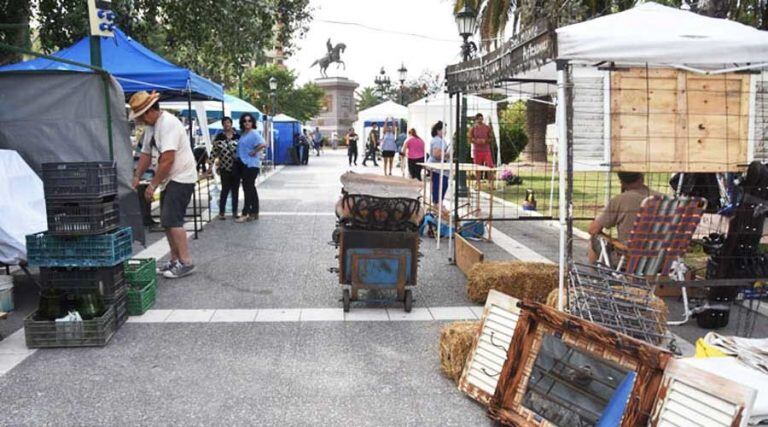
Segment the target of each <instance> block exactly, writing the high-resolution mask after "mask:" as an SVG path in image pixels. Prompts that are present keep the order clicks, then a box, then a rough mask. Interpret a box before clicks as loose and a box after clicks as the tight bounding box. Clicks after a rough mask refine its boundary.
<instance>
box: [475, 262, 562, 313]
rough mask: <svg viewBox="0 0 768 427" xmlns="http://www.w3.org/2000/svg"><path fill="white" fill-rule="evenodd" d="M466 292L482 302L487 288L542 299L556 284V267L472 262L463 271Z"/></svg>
mask: <svg viewBox="0 0 768 427" xmlns="http://www.w3.org/2000/svg"><path fill="white" fill-rule="evenodd" d="M467 277H468V280H467V296H469V299H470V300H472V302H475V303H478V304H485V299H486V298H487V297H488V292H490V290H491V289H496V290H497V291H500V292H503V293H505V294H507V295H510V296H513V297H515V298H517V299H520V300H523V299H528V300H533V301H535V302H541V303H543V302H545V301H546V299H547V295H548V294H549V293H550V292H551V291H552V289H555V288H557V285H558V267H557V265H555V264H544V263H539V262H523V261H504V262H482V263H478V264H475V265H474V266H473V267H472V268H471V269H470V270H469V274H468V275H467Z"/></svg>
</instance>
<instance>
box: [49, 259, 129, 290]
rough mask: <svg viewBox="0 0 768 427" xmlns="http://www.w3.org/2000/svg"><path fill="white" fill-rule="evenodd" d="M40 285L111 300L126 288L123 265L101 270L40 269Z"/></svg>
mask: <svg viewBox="0 0 768 427" xmlns="http://www.w3.org/2000/svg"><path fill="white" fill-rule="evenodd" d="M40 284H41V285H42V286H43V287H44V288H55V289H60V290H62V291H65V292H72V293H81V292H95V293H96V294H98V295H99V296H101V297H102V298H112V297H114V296H115V294H116V293H118V292H119V291H120V290H122V289H124V288H125V286H126V281H125V278H124V273H123V264H118V265H116V266H114V267H103V268H60V267H50V268H47V267H41V268H40Z"/></svg>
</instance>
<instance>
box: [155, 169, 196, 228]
mask: <svg viewBox="0 0 768 427" xmlns="http://www.w3.org/2000/svg"><path fill="white" fill-rule="evenodd" d="M193 191H195V184H181V183H178V182H176V181H171V182H169V183H168V185H166V186H165V190H163V191H162V192H161V193H160V225H162V226H163V228H180V227H183V226H184V215H185V214H186V213H187V206H188V205H189V200H190V199H191V198H192V192H193Z"/></svg>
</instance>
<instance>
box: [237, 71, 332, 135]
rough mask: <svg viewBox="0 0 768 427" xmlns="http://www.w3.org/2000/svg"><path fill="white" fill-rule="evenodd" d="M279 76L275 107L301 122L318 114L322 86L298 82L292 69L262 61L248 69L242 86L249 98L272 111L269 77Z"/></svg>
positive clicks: (261, 107)
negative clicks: (264, 63)
mask: <svg viewBox="0 0 768 427" xmlns="http://www.w3.org/2000/svg"><path fill="white" fill-rule="evenodd" d="M272 77H274V78H275V79H276V80H277V91H276V92H275V108H276V111H277V112H279V113H284V114H287V115H289V116H291V117H293V118H295V119H297V120H299V121H301V122H305V121H307V120H309V119H311V118H312V117H315V116H317V115H318V114H319V113H320V109H321V108H322V100H323V90H322V89H320V87H319V86H318V85H316V84H314V83H306V84H304V85H303V86H296V75H295V74H294V73H293V71H291V70H288V69H286V68H282V67H278V66H276V65H271V64H270V65H261V66H258V67H254V68H252V69H250V70H248V71H246V72H245V74H244V75H243V89H244V92H245V94H246V99H247V100H248V101H249V102H251V103H252V104H253V105H255V106H257V107H259V108H260V109H262V111H265V112H272V111H271V105H272V99H271V98H270V89H269V79H270V78H272Z"/></svg>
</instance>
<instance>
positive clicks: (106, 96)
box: [101, 73, 115, 161]
mask: <svg viewBox="0 0 768 427" xmlns="http://www.w3.org/2000/svg"><path fill="white" fill-rule="evenodd" d="M101 81H102V82H103V83H104V105H105V108H106V110H107V140H108V141H109V160H111V161H115V148H114V142H113V138H112V110H111V108H110V105H109V74H106V73H105V74H102V75H101Z"/></svg>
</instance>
